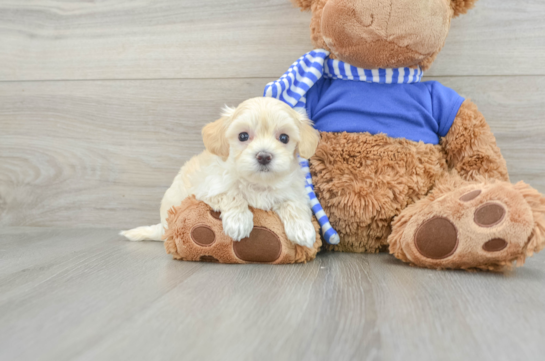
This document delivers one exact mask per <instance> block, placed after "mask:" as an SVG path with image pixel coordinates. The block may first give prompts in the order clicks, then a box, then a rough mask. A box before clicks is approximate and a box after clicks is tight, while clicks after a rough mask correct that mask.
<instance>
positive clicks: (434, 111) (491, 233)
mask: <svg viewBox="0 0 545 361" xmlns="http://www.w3.org/2000/svg"><path fill="white" fill-rule="evenodd" d="M475 1H476V0H373V1H370V0H369V1H360V0H293V2H294V3H295V4H296V5H298V6H299V7H300V8H301V9H302V10H311V11H312V15H313V16H312V21H311V26H310V28H311V38H312V42H313V44H314V46H315V48H316V49H315V50H314V51H312V52H310V53H308V54H306V55H304V56H303V57H302V58H301V59H299V60H298V61H297V62H295V63H294V64H293V65H292V67H290V69H289V70H288V72H287V73H286V74H285V75H284V76H282V78H280V80H278V81H276V82H273V83H270V84H269V85H268V86H267V88H266V89H265V95H266V96H273V97H276V98H278V99H281V100H283V101H286V102H287V103H289V104H290V105H292V106H293V107H295V108H301V109H305V110H306V111H307V113H308V115H309V117H310V118H311V119H312V120H313V121H314V122H315V126H316V128H317V129H318V130H320V131H321V142H320V144H319V146H318V149H317V152H316V154H315V156H314V157H313V158H312V159H311V160H310V170H311V174H312V178H313V181H314V186H315V192H316V194H317V197H318V199H319V200H320V202H321V204H322V206H323V209H324V210H325V213H326V214H327V216H329V221H330V223H331V225H332V226H333V228H334V229H335V230H336V231H337V232H338V234H339V235H340V243H339V244H337V245H326V246H325V248H326V249H329V250H334V251H347V252H379V251H385V250H389V251H390V253H392V254H393V255H394V256H395V257H397V258H399V259H401V260H403V261H405V262H409V263H411V264H413V265H416V266H420V267H428V268H438V269H446V268H450V269H456V268H459V269H482V270H503V269H506V268H510V267H511V266H512V265H513V262H514V261H516V262H517V265H519V266H520V265H522V264H523V263H524V260H525V258H526V257H527V256H531V255H532V254H533V253H534V252H538V251H540V250H541V249H542V248H543V247H544V246H545V197H543V196H542V195H541V194H539V193H538V192H537V191H536V190H534V189H533V188H531V187H530V186H528V185H526V184H524V183H522V182H520V183H517V184H511V183H510V182H509V176H508V173H507V167H506V163H505V160H504V159H503V157H502V155H501V153H500V150H499V148H498V147H497V145H496V140H495V138H494V135H493V134H492V132H491V130H490V127H489V126H488V124H487V123H486V121H485V119H484V117H483V115H482V114H481V113H480V112H479V111H478V110H477V106H476V105H475V104H473V103H472V102H471V101H470V100H468V99H464V98H462V97H461V96H459V95H458V94H457V93H456V92H454V91H453V90H452V89H449V88H447V87H444V86H443V85H441V84H440V83H437V82H420V78H421V77H422V73H423V71H425V70H426V69H428V68H429V67H430V66H431V64H432V63H433V61H434V59H435V58H436V56H437V54H438V53H439V51H440V50H441V49H442V47H443V45H444V43H445V40H446V37H447V34H448V30H449V27H450V22H451V19H452V18H453V17H456V16H458V15H460V14H464V13H466V12H467V10H468V9H469V8H471V7H472V6H473V5H474V3H475ZM187 209H188V208H186V212H187ZM176 212H177V211H176V210H174V211H173V213H172V217H171V218H172V219H174V218H175V215H176ZM269 217H270V219H271V224H273V223H272V218H273V215H269ZM195 222H196V221H195ZM195 222H193V223H195ZM268 222H269V220H268V219H266V218H264V219H263V220H262V224H263V225H267V224H268ZM196 223H198V222H196ZM321 223H322V221H321ZM171 226H172V227H173V228H172V230H171V231H170V234H171V235H172V234H181V233H184V234H187V232H188V231H189V228H190V227H192V226H194V224H187V225H185V226H184V227H181V228H180V227H178V228H176V227H177V225H176V224H175V222H169V228H170V227H171ZM180 232H181V233H180ZM171 238H172V237H171ZM178 238H179V237H178ZM227 242H228V241H227ZM174 243H176V242H174ZM231 243H233V242H231ZM167 244H170V245H171V246H170V252H171V253H175V250H174V248H173V246H172V244H173V243H172V241H171V242H170V243H167ZM282 244H288V243H286V242H285V240H284V241H283V242H282ZM229 247H231V248H230V249H232V248H233V245H232V244H230V246H229ZM167 250H169V246H167ZM212 256H213V255H212ZM312 257H313V255H311V256H310V257H306V258H305V261H306V260H309V259H311V258H312ZM285 261H288V259H287V258H286V259H285ZM289 261H290V262H291V261H293V262H296V261H297V260H296V259H295V258H294V257H292V258H291V259H289Z"/></svg>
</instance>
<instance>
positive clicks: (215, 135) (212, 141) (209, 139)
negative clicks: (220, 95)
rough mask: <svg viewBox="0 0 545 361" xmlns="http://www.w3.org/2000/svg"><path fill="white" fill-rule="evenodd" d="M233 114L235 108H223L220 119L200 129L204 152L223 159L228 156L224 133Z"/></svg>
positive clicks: (227, 145) (227, 144)
mask: <svg viewBox="0 0 545 361" xmlns="http://www.w3.org/2000/svg"><path fill="white" fill-rule="evenodd" d="M234 112H235V108H230V107H228V106H225V107H224V108H223V113H222V117H221V118H220V119H218V120H216V121H215V122H213V123H209V124H207V125H206V126H205V127H204V128H202V140H203V142H204V146H205V147H206V150H208V151H209V152H210V153H212V154H215V155H217V156H218V157H221V158H223V159H226V158H227V157H228V156H229V142H228V141H227V138H226V137H225V132H226V131H227V127H228V126H229V123H230V121H231V117H232V116H233V114H234Z"/></svg>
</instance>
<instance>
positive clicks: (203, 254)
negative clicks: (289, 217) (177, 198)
mask: <svg viewBox="0 0 545 361" xmlns="http://www.w3.org/2000/svg"><path fill="white" fill-rule="evenodd" d="M250 210H251V211H252V212H253V214H254V228H253V230H252V232H251V233H250V236H249V237H247V238H244V239H242V240H240V241H238V242H236V241H233V240H232V239H231V238H229V237H228V236H226V235H225V233H224V232H223V225H222V222H221V213H220V212H216V211H214V210H212V209H211V208H210V207H209V206H208V205H206V204H205V203H203V202H198V201H197V200H195V199H194V198H193V197H190V198H187V199H186V200H184V202H183V203H182V204H181V205H180V206H179V207H173V208H172V209H171V210H170V212H169V217H168V219H167V222H168V229H167V230H166V233H165V248H166V250H167V252H168V253H170V254H172V255H173V256H174V258H177V259H182V260H186V261H200V262H215V263H271V264H281V263H297V262H307V261H310V260H312V259H314V257H315V256H316V253H317V252H318V250H319V248H320V246H321V241H320V238H319V236H317V239H316V242H315V244H314V247H313V248H306V247H301V246H299V245H295V244H293V243H292V242H290V241H289V240H288V239H287V237H286V234H285V232H284V227H283V225H282V222H281V221H280V219H279V218H278V215H276V214H275V213H274V212H266V211H262V210H256V209H250ZM313 224H314V227H315V228H316V230H318V229H319V226H318V224H317V222H316V221H314V222H313ZM317 235H318V232H317Z"/></svg>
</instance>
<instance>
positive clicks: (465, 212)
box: [401, 182, 534, 269]
mask: <svg viewBox="0 0 545 361" xmlns="http://www.w3.org/2000/svg"><path fill="white" fill-rule="evenodd" d="M468 188H469V189H468ZM468 188H466V189H460V190H455V191H452V192H450V193H447V194H445V195H443V196H441V197H439V198H437V199H436V200H434V201H432V202H431V203H427V204H423V206H422V209H420V210H419V211H418V212H417V213H415V216H413V217H412V218H411V219H410V221H409V222H408V223H407V226H406V227H407V228H406V229H405V231H404V232H403V235H402V239H401V244H402V248H403V253H404V255H405V256H401V258H402V259H406V260H408V261H410V262H412V263H413V264H416V265H419V266H424V267H430V268H465V269H469V268H480V269H500V268H501V267H503V266H509V265H511V263H512V262H513V261H515V260H517V259H519V258H520V257H521V255H523V254H524V252H525V247H526V245H527V244H528V241H529V238H530V235H531V233H532V230H533V226H534V220H533V215H532V210H531V208H530V206H529V205H528V203H527V202H526V201H525V199H524V197H523V196H522V195H521V194H520V192H519V191H518V190H517V189H516V188H515V187H514V186H513V185H511V184H510V183H503V182H497V183H493V184H482V185H480V186H479V187H477V185H473V186H470V187H468ZM472 188H473V189H472Z"/></svg>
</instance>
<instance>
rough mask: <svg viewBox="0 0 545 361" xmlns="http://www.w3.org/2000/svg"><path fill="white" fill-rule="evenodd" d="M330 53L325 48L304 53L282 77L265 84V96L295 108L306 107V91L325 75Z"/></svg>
mask: <svg viewBox="0 0 545 361" xmlns="http://www.w3.org/2000/svg"><path fill="white" fill-rule="evenodd" d="M328 55H329V53H328V52H327V51H325V50H323V49H316V50H313V51H311V52H310V53H307V54H305V55H303V56H302V57H301V58H299V59H298V60H297V61H296V62H295V63H293V65H292V66H291V67H290V68H289V69H288V71H287V72H286V73H285V74H284V75H282V77H280V79H278V80H276V81H273V82H271V83H269V84H267V85H266V86H265V91H264V93H263V96H265V97H273V98H276V99H279V100H281V101H283V102H285V103H287V104H289V105H290V106H291V107H293V108H301V109H306V93H307V92H308V90H309V89H310V88H311V87H312V86H313V85H314V84H316V82H317V81H318V80H320V79H321V78H322V77H323V73H324V62H325V59H326V58H327V57H328Z"/></svg>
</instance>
